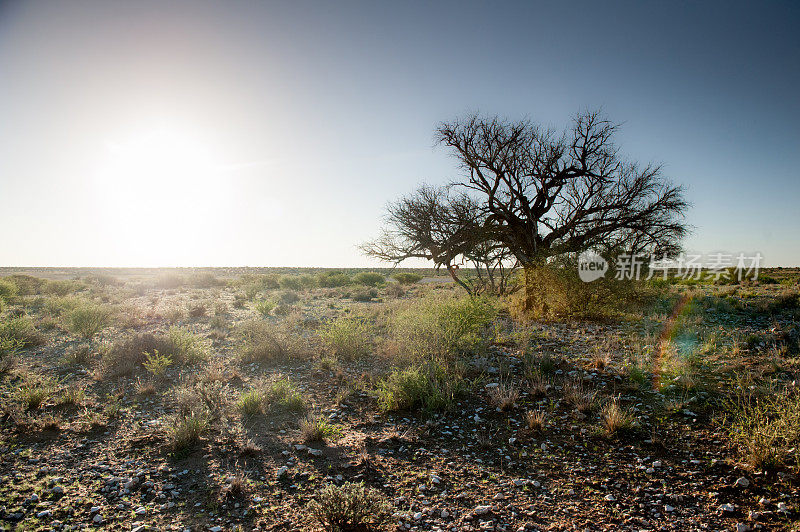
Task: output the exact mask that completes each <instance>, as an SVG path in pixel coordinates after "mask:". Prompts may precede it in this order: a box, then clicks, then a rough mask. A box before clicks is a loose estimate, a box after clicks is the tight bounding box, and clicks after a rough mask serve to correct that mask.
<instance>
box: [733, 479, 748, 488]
mask: <svg viewBox="0 0 800 532" xmlns="http://www.w3.org/2000/svg"><path fill="white" fill-rule="evenodd" d="M749 485H750V481H749V480H747V477H739V478H737V479H736V483H735V484H734V486H736V487H739V488H746V487H748V486H749Z"/></svg>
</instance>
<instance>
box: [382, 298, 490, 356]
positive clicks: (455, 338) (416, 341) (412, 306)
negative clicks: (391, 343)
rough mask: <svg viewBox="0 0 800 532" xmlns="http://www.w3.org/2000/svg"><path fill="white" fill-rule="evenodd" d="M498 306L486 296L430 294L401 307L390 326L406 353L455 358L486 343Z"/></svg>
mask: <svg viewBox="0 0 800 532" xmlns="http://www.w3.org/2000/svg"><path fill="white" fill-rule="evenodd" d="M496 315H497V310H496V308H495V307H494V305H493V304H492V303H491V302H490V301H489V300H488V299H484V298H467V297H464V298H456V299H447V298H440V297H432V296H429V297H426V298H424V299H421V300H419V301H414V302H411V303H409V304H407V305H405V306H404V307H402V308H400V309H399V310H398V311H397V312H396V313H395V314H394V316H392V319H391V323H390V328H391V332H392V336H393V337H394V339H395V340H396V341H397V343H398V346H399V348H400V350H401V353H402V354H405V355H408V356H411V357H412V358H414V359H421V360H429V359H431V358H442V359H452V358H453V357H454V356H455V355H457V354H459V353H463V352H473V351H476V350H479V349H480V348H482V347H484V346H485V344H486V342H487V340H486V334H485V333H486V329H487V328H488V327H489V325H490V324H491V323H492V322H493V320H494V318H495V316H496Z"/></svg>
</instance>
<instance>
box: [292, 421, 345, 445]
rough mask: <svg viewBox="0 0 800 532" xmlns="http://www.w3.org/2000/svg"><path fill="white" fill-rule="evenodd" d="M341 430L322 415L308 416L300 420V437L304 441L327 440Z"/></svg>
mask: <svg viewBox="0 0 800 532" xmlns="http://www.w3.org/2000/svg"><path fill="white" fill-rule="evenodd" d="M338 433H339V430H338V429H337V428H336V426H334V425H333V424H331V423H330V422H328V420H327V419H325V418H324V417H320V416H316V417H315V416H308V417H307V418H305V419H303V420H302V421H301V422H300V439H301V440H302V442H303V443H312V442H323V443H324V442H325V441H327V440H328V439H329V438H333V437H335V436H336V435H337V434H338Z"/></svg>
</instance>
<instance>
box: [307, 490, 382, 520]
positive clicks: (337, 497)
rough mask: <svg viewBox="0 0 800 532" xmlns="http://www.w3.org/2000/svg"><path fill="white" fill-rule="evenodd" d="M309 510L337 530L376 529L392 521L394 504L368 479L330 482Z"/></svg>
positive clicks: (310, 505)
mask: <svg viewBox="0 0 800 532" xmlns="http://www.w3.org/2000/svg"><path fill="white" fill-rule="evenodd" d="M309 511H310V512H311V515H313V516H314V517H315V518H316V519H317V520H318V521H319V522H320V524H321V525H322V526H323V527H325V528H327V529H329V530H332V531H333V532H356V531H363V530H374V529H377V528H380V527H382V526H384V525H386V524H388V523H389V521H390V520H391V516H392V508H391V506H390V505H389V503H388V502H387V501H386V498H385V497H384V496H383V495H382V494H381V493H380V492H379V491H377V490H375V489H373V488H368V487H366V486H365V485H364V483H363V482H362V483H358V484H356V483H353V482H345V483H344V484H342V485H341V486H336V485H335V484H328V485H327V486H325V487H324V488H322V490H321V491H320V493H319V495H318V496H317V500H316V501H313V502H311V503H310V504H309Z"/></svg>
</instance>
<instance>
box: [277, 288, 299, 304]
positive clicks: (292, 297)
mask: <svg viewBox="0 0 800 532" xmlns="http://www.w3.org/2000/svg"><path fill="white" fill-rule="evenodd" d="M278 301H280V302H281V303H282V304H284V305H293V304H295V303H297V302H298V301H300V296H299V295H297V292H294V291H292V290H286V291H285V292H281V293H280V295H278Z"/></svg>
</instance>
